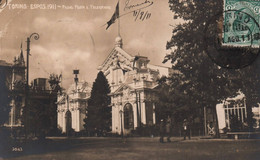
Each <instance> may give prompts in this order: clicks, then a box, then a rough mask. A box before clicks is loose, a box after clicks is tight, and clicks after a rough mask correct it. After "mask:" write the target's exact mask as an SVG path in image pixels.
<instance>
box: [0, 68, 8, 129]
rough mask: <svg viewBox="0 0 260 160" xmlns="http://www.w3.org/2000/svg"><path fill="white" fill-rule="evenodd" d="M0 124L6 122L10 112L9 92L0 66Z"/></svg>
mask: <svg viewBox="0 0 260 160" xmlns="http://www.w3.org/2000/svg"><path fill="white" fill-rule="evenodd" d="M0 75H1V76H0V126H1V125H3V124H4V123H6V122H7V120H8V117H9V112H10V109H11V107H10V102H11V98H10V92H9V90H8V87H7V84H6V73H5V69H4V68H1V67H0Z"/></svg>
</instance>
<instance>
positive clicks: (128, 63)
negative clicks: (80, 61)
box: [99, 37, 170, 134]
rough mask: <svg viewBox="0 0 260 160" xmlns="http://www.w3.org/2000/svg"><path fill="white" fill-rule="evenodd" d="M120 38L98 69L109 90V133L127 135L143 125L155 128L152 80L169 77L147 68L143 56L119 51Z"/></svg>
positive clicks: (161, 70)
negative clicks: (107, 82)
mask: <svg viewBox="0 0 260 160" xmlns="http://www.w3.org/2000/svg"><path fill="white" fill-rule="evenodd" d="M122 46H123V43H122V39H121V37H117V38H116V41H115V47H114V48H113V50H112V51H111V52H110V54H109V55H108V57H107V58H106V59H105V61H104V62H103V64H102V65H101V66H99V70H101V71H102V72H103V73H104V74H105V76H106V78H107V79H108V81H109V84H110V87H111V93H110V96H111V107H112V132H113V133H119V134H121V132H123V133H124V134H128V133H129V132H130V131H131V130H133V129H135V128H136V127H138V126H140V125H141V124H144V125H152V124H155V113H154V108H155V105H154V100H155V87H156V86H157V82H156V80H157V79H158V78H159V77H161V76H162V75H165V76H168V75H169V71H170V69H169V68H166V67H161V66H156V65H151V64H149V59H148V58H147V57H144V56H139V55H138V56H132V55H130V54H129V53H127V52H126V51H124V50H123V49H122Z"/></svg>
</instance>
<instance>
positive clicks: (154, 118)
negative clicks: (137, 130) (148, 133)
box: [153, 103, 156, 124]
mask: <svg viewBox="0 0 260 160" xmlns="http://www.w3.org/2000/svg"><path fill="white" fill-rule="evenodd" d="M153 124H156V117H155V104H154V103H153Z"/></svg>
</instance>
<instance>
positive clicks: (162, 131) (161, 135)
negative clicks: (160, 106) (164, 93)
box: [160, 119, 164, 143]
mask: <svg viewBox="0 0 260 160" xmlns="http://www.w3.org/2000/svg"><path fill="white" fill-rule="evenodd" d="M163 138H164V120H163V119H161V122H160V143H163Z"/></svg>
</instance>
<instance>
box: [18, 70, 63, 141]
mask: <svg viewBox="0 0 260 160" xmlns="http://www.w3.org/2000/svg"><path fill="white" fill-rule="evenodd" d="M60 77H61V76H58V75H55V74H51V75H50V77H49V80H48V82H49V84H50V86H51V89H50V90H42V89H41V88H40V89H39V88H32V86H31V89H30V91H29V93H30V96H29V99H28V108H26V109H27V112H24V113H27V114H23V119H24V122H27V123H25V125H26V127H27V134H29V133H30V134H32V135H33V136H36V137H38V138H40V139H44V138H45V136H46V134H54V133H55V131H56V129H57V104H55V103H56V102H57V94H58V93H59V92H60V90H61V87H60V82H61V81H60ZM26 116H27V117H26ZM25 118H27V121H25Z"/></svg>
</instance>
